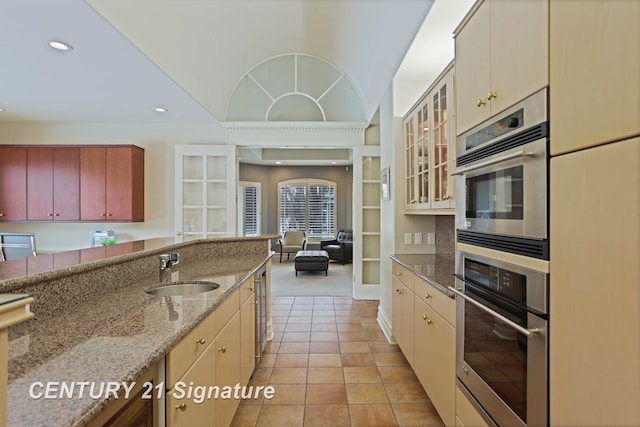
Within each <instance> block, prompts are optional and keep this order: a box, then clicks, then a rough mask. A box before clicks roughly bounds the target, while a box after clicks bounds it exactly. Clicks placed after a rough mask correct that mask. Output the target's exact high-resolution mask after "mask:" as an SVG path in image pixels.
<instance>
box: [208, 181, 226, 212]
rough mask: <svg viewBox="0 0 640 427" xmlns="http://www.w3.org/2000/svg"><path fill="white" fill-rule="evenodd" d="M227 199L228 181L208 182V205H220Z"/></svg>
mask: <svg viewBox="0 0 640 427" xmlns="http://www.w3.org/2000/svg"><path fill="white" fill-rule="evenodd" d="M226 199H227V183H226V182H209V183H207V205H208V206H211V205H213V206H216V205H217V206H220V204H221V203H224V202H225V201H226Z"/></svg>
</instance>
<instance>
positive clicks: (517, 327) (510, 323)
mask: <svg viewBox="0 0 640 427" xmlns="http://www.w3.org/2000/svg"><path fill="white" fill-rule="evenodd" d="M448 288H449V290H450V291H451V292H453V293H454V294H456V295H458V296H459V297H460V298H463V299H464V300H466V301H468V302H470V303H471V304H473V305H475V306H476V307H478V308H479V309H481V310H483V311H484V312H486V313H488V314H490V315H492V316H493V317H495V318H496V319H498V320H500V321H502V322H504V323H505V324H506V325H507V326H509V327H510V328H512V329H515V330H516V331H518V332H520V333H521V334H522V335H524V336H526V337H530V336H531V335H536V334H539V333H540V329H537V328H536V329H526V328H523V327H522V326H520V325H518V324H517V323H515V322H513V321H512V320H509V319H507V318H506V317H504V316H503V315H502V314H500V313H497V312H495V311H493V310H491V309H490V308H489V307H487V306H485V305H483V304H482V303H479V302H478V301H476V300H474V299H473V298H470V297H468V296H466V295H465V294H463V293H462V292H460V290H458V289H456V288H454V287H453V286H449V287H448Z"/></svg>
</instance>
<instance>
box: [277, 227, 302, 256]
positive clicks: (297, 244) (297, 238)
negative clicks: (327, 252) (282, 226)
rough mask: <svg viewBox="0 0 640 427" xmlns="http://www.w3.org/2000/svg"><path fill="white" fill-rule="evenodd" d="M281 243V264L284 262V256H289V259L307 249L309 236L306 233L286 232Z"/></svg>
mask: <svg viewBox="0 0 640 427" xmlns="http://www.w3.org/2000/svg"><path fill="white" fill-rule="evenodd" d="M278 242H279V243H280V262H282V254H283V253H286V254H287V259H289V255H290V254H292V253H294V254H295V253H296V252H298V251H304V250H306V249H307V236H306V234H305V232H304V231H285V232H284V236H282V239H280V240H278Z"/></svg>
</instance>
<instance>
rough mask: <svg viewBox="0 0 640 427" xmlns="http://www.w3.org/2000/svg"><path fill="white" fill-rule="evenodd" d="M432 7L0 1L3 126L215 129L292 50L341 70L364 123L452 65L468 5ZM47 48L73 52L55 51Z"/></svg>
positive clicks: (446, 0) (453, 1)
mask: <svg viewBox="0 0 640 427" xmlns="http://www.w3.org/2000/svg"><path fill="white" fill-rule="evenodd" d="M432 3H433V0H180V1H178V0H87V1H86V2H85V1H84V0H56V1H51V0H20V1H3V2H0V109H3V110H4V111H2V112H0V123H2V122H24V123H29V122H49V123H50V122H54V123H60V122H75V123H187V124H188V123H207V124H211V123H221V122H224V119H225V109H226V103H227V101H228V99H229V96H230V94H231V93H232V91H233V88H234V87H235V85H236V83H237V82H238V80H239V79H240V78H241V77H242V76H243V75H244V73H246V72H247V71H248V70H249V69H251V68H252V67H253V66H255V65H256V64H259V63H260V62H262V61H265V60H267V59H269V58H271V57H274V56H276V55H281V54H283V53H291V52H302V53H306V54H309V55H314V56H317V57H319V58H322V59H324V60H326V61H328V62H330V63H332V64H334V65H335V66H336V67H338V68H339V69H341V70H342V71H344V72H345V73H346V74H347V75H348V76H349V77H350V78H351V80H352V81H353V82H354V84H355V85H356V87H357V88H358V90H359V91H360V95H361V96H362V100H363V104H364V107H365V111H366V113H365V114H366V117H367V121H371V119H372V118H373V117H374V115H375V113H376V110H377V106H378V105H379V103H380V100H381V99H382V97H383V95H384V94H385V93H386V91H387V90H388V88H389V85H390V82H391V81H392V80H393V78H394V76H396V78H397V79H402V80H410V81H416V80H418V81H421V82H424V84H427V83H428V82H430V81H431V80H432V79H433V78H434V77H435V76H436V75H437V74H438V72H439V71H440V70H441V69H442V68H444V66H445V65H446V63H448V62H449V61H450V60H451V59H452V57H453V42H452V40H451V31H452V29H453V28H454V27H455V25H456V24H457V23H458V22H459V21H460V19H461V18H462V16H463V15H464V14H465V13H466V11H467V10H468V9H469V7H470V4H471V3H472V1H471V0H436V1H435V4H434V5H433V7H432ZM430 10H431V12H430ZM436 12H437V13H436ZM427 14H428V16H427ZM425 17H426V18H427V19H425ZM436 34H437V35H438V37H440V38H439V39H438V37H436ZM54 39H56V40H61V41H64V42H67V43H69V44H71V45H72V46H73V50H71V51H68V52H60V51H56V50H53V49H52V48H50V47H49V46H48V42H49V41H50V40H54ZM414 39H415V41H414ZM433 40H436V41H435V43H434V42H433ZM437 40H445V42H442V41H437ZM412 41H414V42H413V44H412ZM429 43H432V46H433V47H432V48H429V47H428V46H429ZM443 44H449V45H450V46H449V47H447V48H446V49H445V50H446V52H445V53H444V54H442V53H441V52H437V51H438V50H441V48H442V46H441V45H443ZM407 52H408V53H407ZM405 55H406V56H405ZM418 96H419V93H417V94H416V95H415V98H416V99H417V97H418ZM414 101H415V99H413V100H409V101H407V102H405V106H403V107H402V108H407V107H406V105H411V104H412V103H413V102H414ZM156 106H162V107H165V108H167V109H168V111H167V112H166V113H158V112H156V111H154V107H156ZM403 114H404V111H402V112H400V113H399V114H398V115H403Z"/></svg>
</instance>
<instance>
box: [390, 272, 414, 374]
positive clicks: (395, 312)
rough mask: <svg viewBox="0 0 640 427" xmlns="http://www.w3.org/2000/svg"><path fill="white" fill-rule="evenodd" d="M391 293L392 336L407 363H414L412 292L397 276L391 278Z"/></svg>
mask: <svg viewBox="0 0 640 427" xmlns="http://www.w3.org/2000/svg"><path fill="white" fill-rule="evenodd" d="M391 284H392V286H393V295H392V297H391V305H392V306H391V310H392V313H391V320H392V322H393V325H392V327H393V337H394V338H395V339H396V342H397V343H398V346H400V349H401V350H402V354H404V357H405V358H406V359H407V361H408V362H409V364H410V365H411V366H413V364H414V359H413V357H414V342H413V340H414V326H413V325H414V319H413V311H414V307H413V304H414V302H413V299H414V296H413V292H412V291H411V290H409V288H407V287H406V286H405V285H404V283H402V282H401V281H400V280H398V279H397V278H395V277H393V278H392V279H391Z"/></svg>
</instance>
